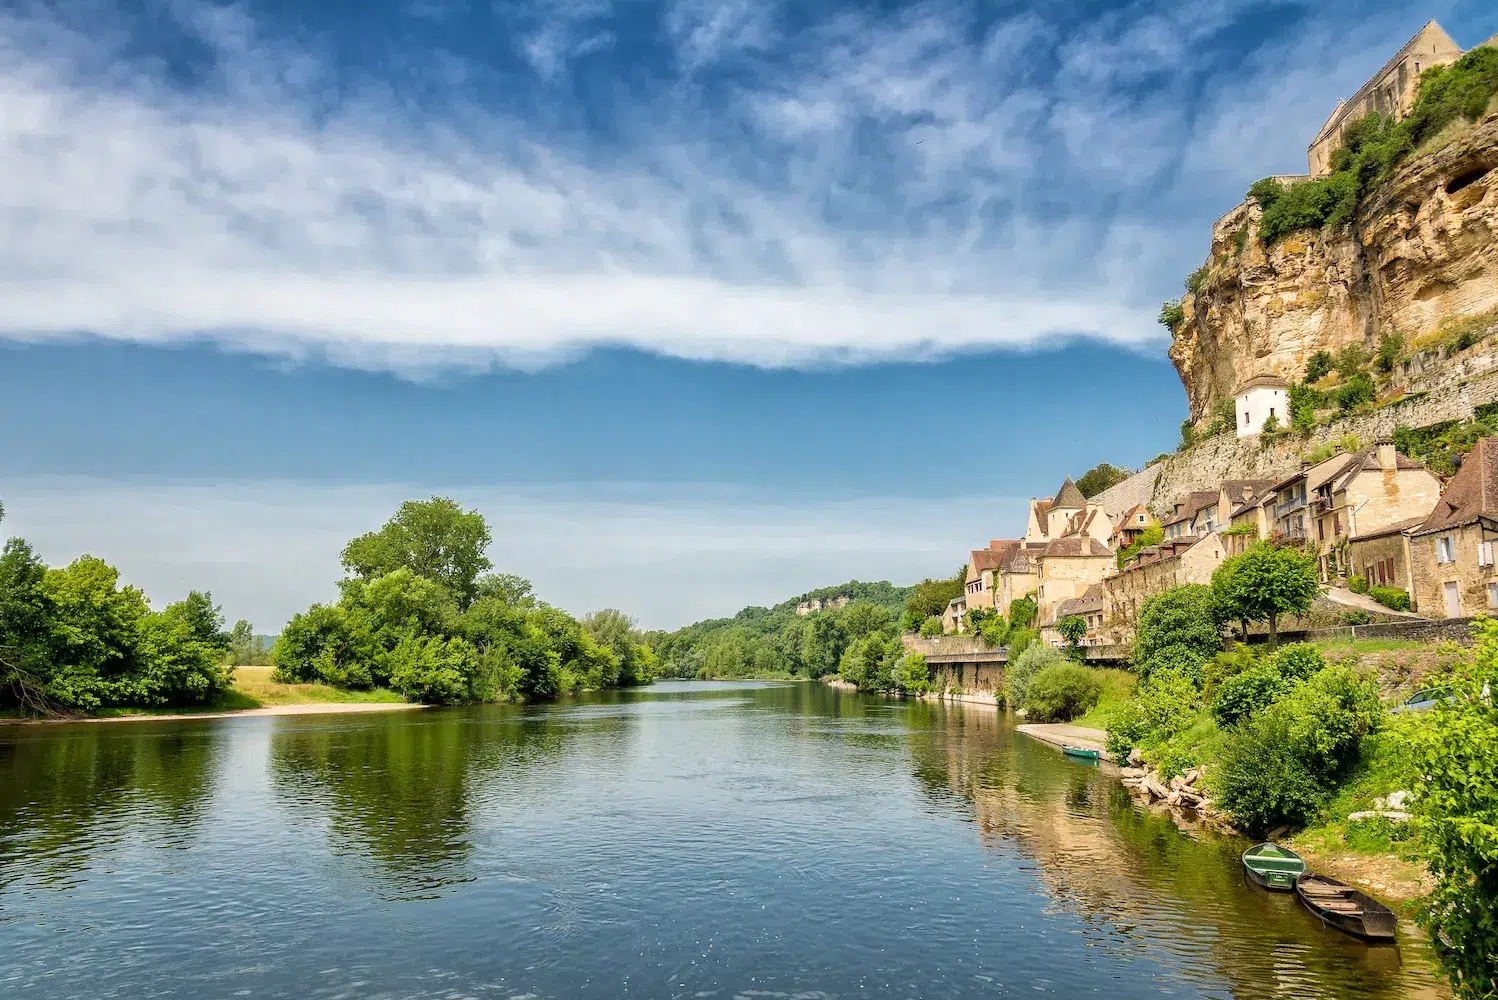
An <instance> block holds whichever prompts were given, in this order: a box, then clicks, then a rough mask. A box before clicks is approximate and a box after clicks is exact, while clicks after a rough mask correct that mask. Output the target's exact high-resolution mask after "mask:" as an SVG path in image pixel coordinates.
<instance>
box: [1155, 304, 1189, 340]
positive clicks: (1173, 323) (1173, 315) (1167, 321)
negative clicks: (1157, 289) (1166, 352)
mask: <svg viewBox="0 0 1498 1000" xmlns="http://www.w3.org/2000/svg"><path fill="white" fill-rule="evenodd" d="M1156 320H1157V321H1158V322H1159V324H1160V325H1161V326H1163V327H1165V329H1167V330H1169V331H1170V332H1171V333H1174V332H1175V329H1176V327H1178V326H1180V325H1181V324H1182V323H1184V322H1186V310H1185V309H1183V308H1181V300H1180V299H1170V300H1169V301H1167V302H1166V303H1165V304H1164V305H1162V306H1160V315H1159V316H1157V317H1156Z"/></svg>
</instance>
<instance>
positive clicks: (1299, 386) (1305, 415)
mask: <svg viewBox="0 0 1498 1000" xmlns="http://www.w3.org/2000/svg"><path fill="white" fill-rule="evenodd" d="M1320 353H1321V354H1325V353H1326V352H1325V351H1322V352H1320ZM1323 374H1325V373H1323ZM1306 381H1307V382H1309V381H1310V376H1309V374H1307V377H1306ZM1322 404H1323V399H1322V394H1321V393H1320V392H1318V391H1317V390H1315V389H1312V388H1311V387H1310V386H1309V385H1307V384H1306V383H1305V382H1297V383H1295V384H1294V385H1292V386H1291V387H1290V429H1291V430H1293V431H1295V432H1296V433H1297V434H1300V435H1302V436H1306V435H1309V434H1310V433H1311V431H1313V430H1315V429H1316V410H1317V409H1318V408H1320V407H1321V406H1322Z"/></svg>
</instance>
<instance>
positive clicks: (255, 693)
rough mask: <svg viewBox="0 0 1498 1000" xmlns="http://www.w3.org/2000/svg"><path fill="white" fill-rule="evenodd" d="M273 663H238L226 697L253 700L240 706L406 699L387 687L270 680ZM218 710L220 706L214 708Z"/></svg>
mask: <svg viewBox="0 0 1498 1000" xmlns="http://www.w3.org/2000/svg"><path fill="white" fill-rule="evenodd" d="M273 670H274V668H273V667H236V668H235V670H234V686H233V687H232V688H230V689H229V691H228V692H227V694H226V695H225V697H227V698H239V699H243V700H245V701H247V702H254V704H244V705H239V706H237V707H241V708H270V707H274V706H278V705H330V704H338V705H348V704H367V703H371V702H377V703H392V702H401V701H405V699H404V698H402V697H401V696H400V695H398V694H396V693H395V692H394V691H391V690H389V689H387V688H371V689H370V690H368V691H345V690H343V689H342V688H335V687H333V686H332V685H330V684H281V683H279V682H277V681H273V680H271V672H272V671H273ZM212 711H217V709H212Z"/></svg>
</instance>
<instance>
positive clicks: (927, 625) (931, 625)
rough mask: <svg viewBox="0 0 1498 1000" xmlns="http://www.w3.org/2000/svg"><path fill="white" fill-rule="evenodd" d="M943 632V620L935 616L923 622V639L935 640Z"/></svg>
mask: <svg viewBox="0 0 1498 1000" xmlns="http://www.w3.org/2000/svg"><path fill="white" fill-rule="evenodd" d="M943 631H944V629H943V628H942V624H941V619H940V618H938V617H937V616H935V615H932V616H931V617H930V618H927V619H926V620H925V621H923V622H921V636H922V637H923V638H926V639H934V638H935V637H937V636H939V635H941V634H942V632H943Z"/></svg>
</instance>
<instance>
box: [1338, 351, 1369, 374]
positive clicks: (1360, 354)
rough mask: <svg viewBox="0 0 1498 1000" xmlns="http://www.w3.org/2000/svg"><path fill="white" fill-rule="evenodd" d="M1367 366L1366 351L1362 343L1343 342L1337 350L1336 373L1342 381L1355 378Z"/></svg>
mask: <svg viewBox="0 0 1498 1000" xmlns="http://www.w3.org/2000/svg"><path fill="white" fill-rule="evenodd" d="M1367 367H1368V351H1367V349H1366V348H1365V347H1363V345H1362V344H1356V343H1354V344H1343V345H1342V347H1341V349H1340V350H1338V351H1337V360H1336V368H1337V374H1338V375H1340V376H1342V381H1344V382H1346V381H1348V380H1350V379H1354V378H1357V376H1358V375H1360V374H1362V373H1363V371H1364V370H1365V369H1366V368H1367Z"/></svg>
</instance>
